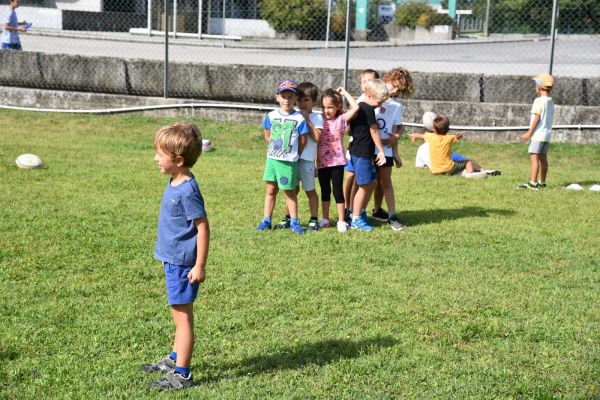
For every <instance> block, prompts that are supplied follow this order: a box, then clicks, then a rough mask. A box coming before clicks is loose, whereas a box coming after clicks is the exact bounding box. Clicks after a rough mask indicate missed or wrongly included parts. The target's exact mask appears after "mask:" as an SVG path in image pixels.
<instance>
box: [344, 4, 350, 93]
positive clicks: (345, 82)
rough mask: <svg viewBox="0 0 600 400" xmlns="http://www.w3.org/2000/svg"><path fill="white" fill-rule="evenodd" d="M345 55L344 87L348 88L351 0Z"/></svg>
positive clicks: (347, 7)
mask: <svg viewBox="0 0 600 400" xmlns="http://www.w3.org/2000/svg"><path fill="white" fill-rule="evenodd" d="M344 57H345V64H344V89H348V61H349V59H350V0H346V48H345V53H344Z"/></svg>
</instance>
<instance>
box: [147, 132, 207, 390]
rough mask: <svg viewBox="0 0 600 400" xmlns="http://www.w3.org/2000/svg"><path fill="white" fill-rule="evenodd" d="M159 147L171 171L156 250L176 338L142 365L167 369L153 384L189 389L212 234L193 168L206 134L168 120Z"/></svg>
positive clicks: (164, 168)
mask: <svg viewBox="0 0 600 400" xmlns="http://www.w3.org/2000/svg"><path fill="white" fill-rule="evenodd" d="M154 149H155V150H156V155H155V156H154V161H156V163H157V164H158V167H159V168H160V172H161V173H163V174H169V175H171V179H170V180H169V183H168V184H167V188H166V189H165V191H164V194H163V197H162V203H161V206H160V213H159V216H158V237H157V240H156V251H155V256H156V258H157V259H158V260H160V261H161V262H162V263H163V267H164V271H165V278H166V282H167V298H168V301H169V306H171V316H172V317H173V322H174V323H175V339H174V342H173V350H172V352H171V354H170V355H168V356H166V357H165V358H163V359H161V360H159V361H157V362H155V363H153V364H146V365H144V366H142V370H143V371H146V372H164V373H165V374H164V376H163V377H162V378H160V379H159V380H157V381H155V382H152V383H149V384H148V388H149V389H158V390H168V389H185V388H189V387H191V386H192V385H193V378H192V374H191V372H190V364H191V361H192V352H193V350H194V315H193V311H194V300H195V299H196V296H197V294H198V288H199V286H200V282H204V279H205V278H206V272H205V265H206V258H207V256H208V245H209V238H210V228H209V225H208V217H207V215H206V210H205V208H204V199H203V198H202V194H201V193H200V188H199V187H198V184H197V183H196V178H195V177H194V175H193V174H192V173H191V171H190V168H191V167H192V166H194V164H195V163H196V160H197V159H198V157H200V154H201V153H202V136H201V135H200V131H199V130H198V128H197V127H196V126H195V125H192V124H184V123H179V124H175V125H170V126H165V127H163V128H161V129H160V130H159V131H158V133H157V134H156V136H155V137H154Z"/></svg>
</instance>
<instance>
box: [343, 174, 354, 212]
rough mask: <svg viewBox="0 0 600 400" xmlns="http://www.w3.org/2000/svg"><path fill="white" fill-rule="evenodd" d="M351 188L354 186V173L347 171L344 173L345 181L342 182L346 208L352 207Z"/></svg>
mask: <svg viewBox="0 0 600 400" xmlns="http://www.w3.org/2000/svg"><path fill="white" fill-rule="evenodd" d="M353 188H354V173H353V172H348V174H347V175H346V183H345V184H344V199H345V202H346V208H347V209H351V208H352V198H353V194H352V191H353Z"/></svg>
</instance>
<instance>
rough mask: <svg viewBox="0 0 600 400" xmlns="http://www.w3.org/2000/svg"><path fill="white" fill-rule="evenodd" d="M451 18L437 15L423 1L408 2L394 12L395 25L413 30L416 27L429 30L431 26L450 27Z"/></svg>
mask: <svg viewBox="0 0 600 400" xmlns="http://www.w3.org/2000/svg"><path fill="white" fill-rule="evenodd" d="M452 23H453V22H452V18H450V17H449V16H448V15H445V14H438V13H437V11H435V10H434V9H433V8H431V7H430V6H429V5H428V4H427V3H425V2H423V1H409V2H408V3H404V4H402V5H401V6H400V7H398V9H397V10H396V24H397V25H398V26H405V27H407V28H410V29H415V27H416V26H417V25H419V26H423V27H425V28H430V27H431V26H433V25H452Z"/></svg>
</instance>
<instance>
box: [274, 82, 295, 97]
mask: <svg viewBox="0 0 600 400" xmlns="http://www.w3.org/2000/svg"><path fill="white" fill-rule="evenodd" d="M286 90H289V91H290V92H293V93H295V94H298V93H299V92H298V85H297V84H296V82H294V81H292V80H290V79H286V80H284V81H281V82H279V85H277V94H279V93H281V92H285V91H286Z"/></svg>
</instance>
